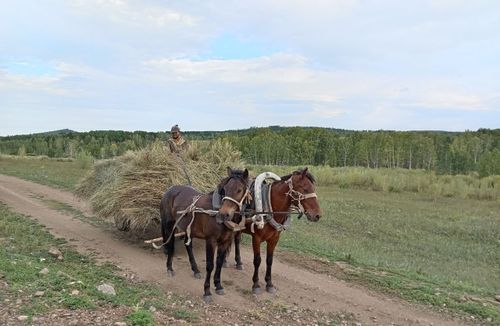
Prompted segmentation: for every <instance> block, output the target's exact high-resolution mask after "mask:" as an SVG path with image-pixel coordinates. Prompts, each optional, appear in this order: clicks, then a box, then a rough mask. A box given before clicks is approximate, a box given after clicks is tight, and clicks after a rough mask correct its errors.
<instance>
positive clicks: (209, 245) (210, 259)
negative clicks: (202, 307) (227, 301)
mask: <svg viewBox="0 0 500 326" xmlns="http://www.w3.org/2000/svg"><path fill="white" fill-rule="evenodd" d="M216 244H217V243H216V241H214V240H213V239H210V238H208V239H207V240H206V241H205V250H206V261H207V275H206V276H205V284H204V290H205V293H204V295H203V300H205V303H210V302H211V301H212V293H210V277H211V276H212V271H213V269H214V251H215V246H216Z"/></svg>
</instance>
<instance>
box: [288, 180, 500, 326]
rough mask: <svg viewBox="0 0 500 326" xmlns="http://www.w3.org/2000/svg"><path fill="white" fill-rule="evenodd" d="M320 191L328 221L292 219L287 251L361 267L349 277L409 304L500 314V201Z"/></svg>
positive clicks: (497, 315)
mask: <svg viewBox="0 0 500 326" xmlns="http://www.w3.org/2000/svg"><path fill="white" fill-rule="evenodd" d="M317 192H318V195H319V201H320V204H321V206H322V209H323V211H324V217H323V218H322V220H320V221H319V222H318V223H317V224H316V223H311V222H308V221H307V220H305V219H301V220H294V221H293V226H292V228H291V229H290V230H288V231H287V232H285V233H284V234H283V236H282V238H281V240H280V243H279V246H280V247H281V248H288V249H290V250H293V251H298V252H303V253H307V254H313V255H316V256H319V257H323V258H326V259H327V260H328V261H330V262H335V261H339V260H340V261H345V262H347V263H349V264H350V265H352V266H355V267H361V268H362V269H361V270H359V271H358V272H355V271H354V273H351V274H350V275H348V276H347V278H354V279H356V280H358V281H361V282H363V283H367V284H369V285H372V286H375V287H378V288H381V289H383V290H386V291H390V292H392V293H395V294H398V295H401V296H403V297H405V298H407V299H410V300H414V301H419V302H424V303H429V304H433V305H435V306H443V305H446V307H448V308H450V309H452V310H457V311H466V312H468V313H472V314H475V315H479V316H482V317H485V318H488V317H491V318H496V319H498V318H499V317H500V309H499V307H500V306H498V305H495V304H494V302H493V301H494V297H495V295H498V293H500V273H498V271H500V214H499V212H500V205H499V203H497V202H484V201H477V200H463V199H455V198H442V199H440V200H438V201H434V200H428V199H426V198H425V197H422V196H419V195H417V194H387V193H386V194H383V193H379V192H370V191H360V190H345V189H334V188H331V187H328V188H327V187H319V188H318V189H317ZM468 296H473V297H477V298H480V299H479V300H477V302H473V301H470V300H464V298H467V297H468ZM483 303H484V304H483Z"/></svg>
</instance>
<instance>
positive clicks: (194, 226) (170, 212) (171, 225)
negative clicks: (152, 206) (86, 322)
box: [160, 168, 249, 302]
mask: <svg viewBox="0 0 500 326" xmlns="http://www.w3.org/2000/svg"><path fill="white" fill-rule="evenodd" d="M227 172H228V176H227V177H226V178H224V179H222V181H221V182H220V183H219V185H218V186H217V189H218V191H219V195H221V196H222V197H223V199H222V206H221V208H220V209H219V211H218V214H219V216H217V217H215V216H214V215H215V214H214V213H216V211H213V210H212V196H213V192H211V193H208V194H202V193H200V192H199V191H197V190H195V189H194V188H192V187H190V186H173V187H171V188H170V189H169V190H168V191H167V192H166V193H165V194H164V195H163V198H162V200H161V203H160V214H161V225H162V227H161V230H162V237H163V244H164V245H165V247H164V252H165V254H166V255H167V263H166V265H167V274H168V275H170V276H173V275H174V270H173V268H172V258H173V254H174V243H175V241H174V240H175V239H174V233H175V230H176V229H178V230H181V231H185V232H186V233H187V234H186V239H185V245H186V250H187V252H188V256H189V262H190V263H191V269H192V270H193V272H194V275H195V277H196V278H201V274H200V271H199V269H198V266H197V264H196V261H195V259H194V255H193V247H192V242H191V237H193V238H200V239H205V243H206V270H207V275H206V277H205V284H204V291H205V293H204V299H205V301H206V302H210V301H211V298H212V296H211V293H210V276H211V273H212V271H213V268H214V251H215V248H216V247H217V262H216V269H215V274H214V284H215V288H216V293H217V294H224V289H223V287H222V285H221V280H220V274H221V268H222V263H223V261H224V257H225V253H226V250H227V248H228V246H229V245H230V244H231V239H232V235H233V231H232V230H231V229H229V228H228V227H227V226H226V225H227V223H228V221H231V222H233V223H234V222H238V221H232V220H233V218H237V219H241V216H240V215H238V214H235V212H236V211H239V210H241V207H242V205H243V202H244V201H245V200H246V199H247V198H248V197H249V191H248V170H246V169H245V170H244V171H242V170H232V169H230V168H228V170H227Z"/></svg>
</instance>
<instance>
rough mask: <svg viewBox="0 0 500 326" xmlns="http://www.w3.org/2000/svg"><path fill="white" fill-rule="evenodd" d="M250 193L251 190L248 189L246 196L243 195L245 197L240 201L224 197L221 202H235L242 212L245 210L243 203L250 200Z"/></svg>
mask: <svg viewBox="0 0 500 326" xmlns="http://www.w3.org/2000/svg"><path fill="white" fill-rule="evenodd" d="M249 193H250V190H248V188H247V191H245V194H244V195H243V197H241V200H240V201H237V200H236V199H234V198H231V197H228V196H226V197H224V198H222V200H221V202H223V201H224V200H229V201H230V202H233V203H235V204H236V205H237V206H238V209H239V210H240V212H241V209H242V208H243V203H244V202H245V200H246V199H247V198H248V194H249Z"/></svg>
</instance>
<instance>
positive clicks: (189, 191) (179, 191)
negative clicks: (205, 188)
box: [160, 185, 206, 218]
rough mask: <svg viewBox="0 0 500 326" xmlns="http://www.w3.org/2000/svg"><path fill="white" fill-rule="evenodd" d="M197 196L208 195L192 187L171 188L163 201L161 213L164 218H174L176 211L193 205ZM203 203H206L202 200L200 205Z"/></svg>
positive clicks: (164, 195) (179, 186) (178, 186)
mask: <svg viewBox="0 0 500 326" xmlns="http://www.w3.org/2000/svg"><path fill="white" fill-rule="evenodd" d="M197 196H202V197H204V196H206V195H205V194H203V193H201V192H200V191H198V190H196V189H195V188H193V187H191V186H183V185H177V186H172V187H170V188H169V189H168V190H167V191H166V192H165V194H163V197H162V199H161V203H160V213H161V216H162V218H164V217H168V216H167V215H170V216H171V217H172V218H174V217H175V216H176V214H175V212H176V211H180V210H184V209H186V208H187V207H188V206H189V205H191V204H192V203H193V201H194V200H195V198H196V197H197ZM200 199H202V198H200ZM202 202H205V200H201V201H200V202H199V203H200V204H201V203H202ZM197 206H198V205H197ZM203 206H204V205H203ZM166 214H167V215H166Z"/></svg>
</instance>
